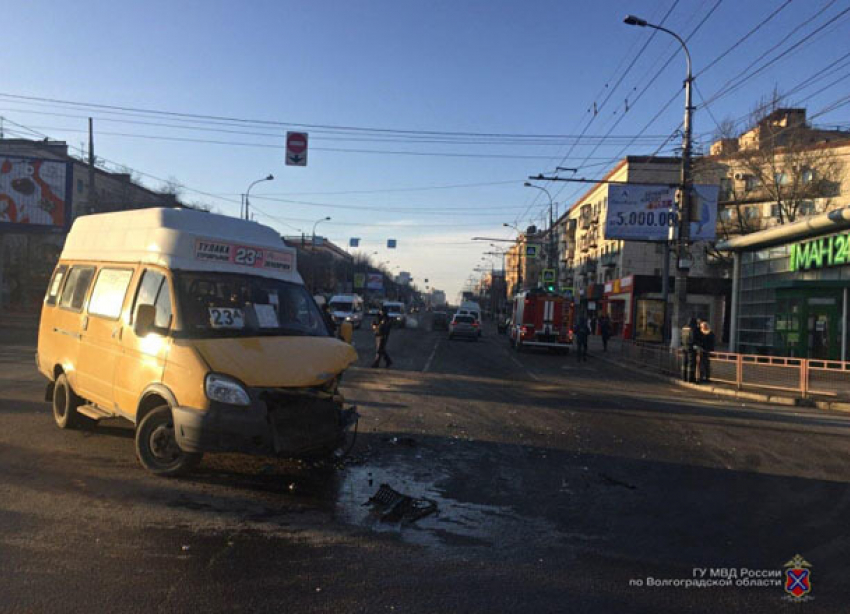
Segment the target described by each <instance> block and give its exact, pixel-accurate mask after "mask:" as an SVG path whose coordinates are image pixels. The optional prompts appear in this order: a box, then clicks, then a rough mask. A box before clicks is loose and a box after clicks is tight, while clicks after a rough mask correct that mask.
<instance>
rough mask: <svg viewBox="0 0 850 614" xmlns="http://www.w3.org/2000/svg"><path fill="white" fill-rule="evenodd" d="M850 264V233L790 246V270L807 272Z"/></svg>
mask: <svg viewBox="0 0 850 614" xmlns="http://www.w3.org/2000/svg"><path fill="white" fill-rule="evenodd" d="M842 264H850V233H845V234H843V235H834V236H831V237H821V238H819V239H812V240H811V241H803V242H801V243H795V244H794V245H792V246H791V261H790V265H791V270H792V271H808V270H810V269H822V268H823V267H828V266H839V265H842Z"/></svg>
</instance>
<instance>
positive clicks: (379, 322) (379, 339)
mask: <svg viewBox="0 0 850 614" xmlns="http://www.w3.org/2000/svg"><path fill="white" fill-rule="evenodd" d="M392 329H393V318H391V317H390V312H389V308H388V307H387V306H386V305H385V306H383V307H381V313H380V314H378V317H376V318H375V321H374V322H372V331H373V332H374V333H375V360H374V362H372V367H373V368H377V367H380V366H381V357H383V359H384V362H385V364H386V366H387V369H389V368H390V365H392V364H393V361H392V360H391V359H390V355H389V354H387V341H389V339H390V331H392Z"/></svg>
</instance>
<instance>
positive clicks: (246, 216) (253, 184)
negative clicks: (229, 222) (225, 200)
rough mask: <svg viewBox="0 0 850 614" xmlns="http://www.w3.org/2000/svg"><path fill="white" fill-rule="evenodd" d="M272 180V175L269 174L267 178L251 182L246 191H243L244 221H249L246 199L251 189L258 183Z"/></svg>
mask: <svg viewBox="0 0 850 614" xmlns="http://www.w3.org/2000/svg"><path fill="white" fill-rule="evenodd" d="M273 179H274V175H272V174H271V173H269V174H268V176H266V177H263V178H262V179H257V180H256V181H255V182H253V183H252V184H251V185H249V186H248V189H247V190H245V219H246V220H249V219H251V217H250V215H249V213H248V207H249V206H250V205H249V203H248V197H249V196H250V195H251V188H253V187H254V186H255V185H257V184H258V183H262V182H263V181H272V180H273Z"/></svg>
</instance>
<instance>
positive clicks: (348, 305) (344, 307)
mask: <svg viewBox="0 0 850 614" xmlns="http://www.w3.org/2000/svg"><path fill="white" fill-rule="evenodd" d="M330 309H331V311H344V312H346V313H350V312H352V311H354V303H352V302H351V301H334V302H332V303H331V304H330Z"/></svg>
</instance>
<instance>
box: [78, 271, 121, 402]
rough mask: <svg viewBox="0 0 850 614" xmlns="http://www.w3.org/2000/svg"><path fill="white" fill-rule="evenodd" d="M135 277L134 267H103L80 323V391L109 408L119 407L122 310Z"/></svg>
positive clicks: (91, 399)
mask: <svg viewBox="0 0 850 614" xmlns="http://www.w3.org/2000/svg"><path fill="white" fill-rule="evenodd" d="M132 278H133V269H119V268H102V269H100V271H99V272H98V274H97V278H96V279H95V282H94V288H92V292H91V297H90V298H89V303H88V309H87V310H86V313H85V314H84V315H83V316H82V322H81V326H80V328H81V330H80V355H79V360H78V363H77V369H78V379H79V387H80V392H81V393H83V394H84V395H85V397H86V398H87V399H89V400H90V401H93V402H94V403H95V404H97V405H99V406H100V407H103V408H104V409H109V410H111V409H113V407H114V406H115V400H114V397H113V382H114V379H115V369H116V366H117V364H118V361H119V358H120V356H121V335H122V332H123V331H122V328H123V326H122V324H123V323H122V321H121V312H122V310H123V308H124V299H125V297H126V294H127V288H129V286H130V280H131V279H132Z"/></svg>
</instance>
